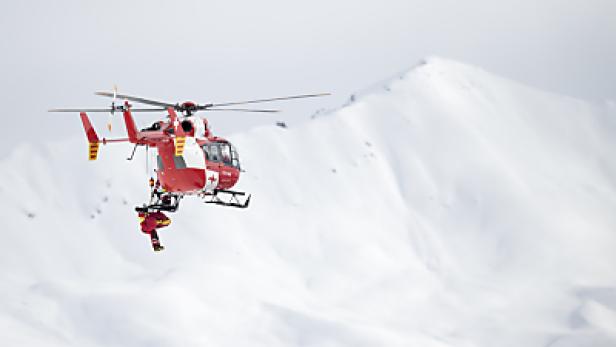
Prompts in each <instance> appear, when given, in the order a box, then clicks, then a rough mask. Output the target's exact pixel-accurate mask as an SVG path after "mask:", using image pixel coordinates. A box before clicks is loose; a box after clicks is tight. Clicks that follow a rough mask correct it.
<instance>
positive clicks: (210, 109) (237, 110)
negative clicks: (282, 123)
mask: <svg viewBox="0 0 616 347" xmlns="http://www.w3.org/2000/svg"><path fill="white" fill-rule="evenodd" d="M206 111H236V112H262V113H276V112H280V110H256V109H247V108H207V109H206Z"/></svg>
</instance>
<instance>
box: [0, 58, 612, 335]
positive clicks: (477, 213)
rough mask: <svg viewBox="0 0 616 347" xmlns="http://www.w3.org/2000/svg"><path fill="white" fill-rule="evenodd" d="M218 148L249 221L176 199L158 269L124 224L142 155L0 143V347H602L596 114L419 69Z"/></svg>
mask: <svg viewBox="0 0 616 347" xmlns="http://www.w3.org/2000/svg"><path fill="white" fill-rule="evenodd" d="M74 121H75V122H78V121H79V120H78V118H77V117H75V120H74ZM215 126H216V125H215V124H213V127H214V130H215ZM80 135H81V134H80ZM220 135H222V136H225V134H220ZM229 138H230V140H231V141H232V142H233V143H234V144H235V145H236V146H237V147H238V149H239V151H240V157H241V159H242V164H243V167H244V168H245V169H246V170H247V172H246V173H244V174H243V176H242V177H241V178H240V183H239V185H238V187H237V188H239V189H244V190H247V191H249V192H251V193H253V201H252V203H251V206H250V208H249V209H247V210H231V209H225V208H223V207H215V206H209V205H203V204H202V203H200V202H199V201H197V200H192V199H189V198H187V199H185V200H184V201H183V203H182V204H183V205H182V207H181V208H180V211H179V213H176V214H173V215H172V219H173V223H172V225H171V227H170V228H167V229H165V230H162V231H161V239H162V242H163V244H165V246H166V247H167V249H166V250H165V251H164V252H163V253H160V254H156V253H153V252H152V251H151V249H150V247H149V244H148V239H147V237H146V236H144V235H142V234H141V233H140V232H139V229H138V222H137V219H136V215H135V213H134V211H133V206H135V205H137V204H140V203H141V202H143V201H145V199H146V198H147V179H148V178H149V176H148V175H147V174H146V171H145V170H146V168H145V166H146V165H145V163H144V160H143V158H144V153H143V152H142V153H140V154H139V155H140V156H141V157H139V155H138V156H137V159H136V160H135V161H134V162H127V161H126V160H125V159H124V158H125V157H126V156H127V155H128V154H129V152H130V150H131V148H130V147H126V146H123V145H118V146H106V147H102V148H101V152H100V153H99V160H98V161H97V162H88V161H87V160H86V158H87V144H86V141H85V139H84V137H83V136H76V137H75V138H74V139H72V140H67V141H63V142H60V143H50V144H49V145H48V146H46V147H43V148H37V147H20V148H16V149H15V150H14V152H13V154H12V156H10V157H9V158H7V159H6V160H4V161H3V162H1V163H0V198H1V200H2V212H1V215H2V220H3V221H4V224H5V227H3V228H2V232H1V235H2V238H1V240H2V245H3V247H2V252H0V269H1V271H0V341H2V343H1V344H2V345H3V346H67V345H68V346H108V345H113V346H149V347H151V346H204V345H210V346H552V347H557V346H558V347H562V346H591V345H592V346H613V345H615V344H616V270H615V269H614V265H615V264H616V251H615V248H616V105H615V104H614V103H609V102H606V103H604V104H601V105H595V104H590V103H587V102H584V101H580V100H576V99H572V98H568V97H562V96H558V95H554V94H550V93H546V92H541V91H538V90H535V89H532V88H529V87H526V86H523V85H520V84H518V83H515V82H512V81H509V80H506V79H502V78H499V77H496V76H493V75H491V74H489V73H486V72H484V71H482V70H480V69H477V68H474V67H470V66H466V65H463V64H459V63H456V62H451V61H447V60H442V59H438V58H433V59H429V60H427V61H426V62H425V63H423V64H421V65H419V66H417V67H416V68H414V69H411V70H410V71H409V72H407V73H405V74H403V75H401V76H400V77H399V78H396V79H394V80H392V81H389V82H388V83H385V84H383V85H379V86H378V87H374V88H372V89H371V90H370V91H369V92H364V93H361V96H360V97H356V98H354V100H353V101H352V102H350V103H349V104H348V105H347V106H345V107H343V108H341V109H340V110H338V111H336V112H333V113H331V114H327V115H321V116H319V117H316V118H315V119H313V120H310V121H307V122H306V123H304V124H302V125H301V126H297V127H294V128H289V129H282V128H279V127H275V126H271V127H262V128H257V129H254V130H252V131H249V132H246V133H241V134H236V135H234V136H230V137H229Z"/></svg>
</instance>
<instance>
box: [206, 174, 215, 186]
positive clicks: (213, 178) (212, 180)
mask: <svg viewBox="0 0 616 347" xmlns="http://www.w3.org/2000/svg"><path fill="white" fill-rule="evenodd" d="M208 181H210V183H212V184H213V183H214V182H215V181H216V177H214V175H212V176H210V177H209V178H208Z"/></svg>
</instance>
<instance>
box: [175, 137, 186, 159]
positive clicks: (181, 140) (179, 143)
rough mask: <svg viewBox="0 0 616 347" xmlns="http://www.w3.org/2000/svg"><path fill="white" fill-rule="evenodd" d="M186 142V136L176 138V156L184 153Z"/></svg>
mask: <svg viewBox="0 0 616 347" xmlns="http://www.w3.org/2000/svg"><path fill="white" fill-rule="evenodd" d="M185 143H186V137H185V136H178V137H176V138H175V156H176V157H179V156H181V155H182V154H183V153H184V144H185Z"/></svg>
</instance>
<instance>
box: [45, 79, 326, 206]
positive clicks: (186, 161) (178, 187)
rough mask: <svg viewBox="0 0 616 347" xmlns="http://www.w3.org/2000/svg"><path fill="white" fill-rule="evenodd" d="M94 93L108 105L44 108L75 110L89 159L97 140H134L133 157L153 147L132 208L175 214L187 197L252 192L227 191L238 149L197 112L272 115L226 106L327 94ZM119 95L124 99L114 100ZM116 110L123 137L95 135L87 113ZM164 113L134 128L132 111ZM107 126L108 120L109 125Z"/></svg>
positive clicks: (233, 201) (243, 197)
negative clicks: (230, 98) (239, 97)
mask: <svg viewBox="0 0 616 347" xmlns="http://www.w3.org/2000/svg"><path fill="white" fill-rule="evenodd" d="M95 94H96V95H99V96H103V97H109V98H112V102H111V106H110V107H108V108H59V109H51V110H49V112H75V113H77V112H78V113H79V114H80V117H81V122H82V124H83V128H84V130H85V133H86V138H87V140H88V158H89V160H96V159H97V157H98V151H99V147H100V144H101V143H102V144H103V145H107V144H110V143H117V142H129V143H131V144H134V148H133V151H132V154H131V156H130V157H129V158H128V160H132V159H133V157H134V155H135V151H136V149H137V147H140V146H145V147H146V149H149V148H153V149H155V150H156V151H157V155H156V162H157V165H156V170H155V172H156V176H157V179H156V180H154V178H150V180H149V185H150V200H149V201H148V202H146V203H144V204H143V205H141V206H137V207H135V210H136V211H137V212H138V213H144V214H148V213H156V212H163V211H164V212H176V211H177V210H178V208H179V205H180V201H181V200H182V198H184V197H186V196H197V197H199V198H201V199H203V200H204V202H205V203H207V204H215V205H221V206H226V207H235V208H247V207H248V205H249V203H250V198H251V195H250V194H247V193H245V192H241V191H235V190H231V189H232V188H233V187H234V186H235V184H236V183H237V182H238V180H239V177H240V173H241V172H242V171H243V170H242V168H241V166H240V161H239V155H238V151H237V149H236V148H235V146H233V144H231V142H229V141H228V140H226V139H224V138H222V137H218V136H215V135H214V134H213V133H212V131H211V130H210V127H209V124H208V120H207V118H205V117H203V118H202V117H197V116H196V115H195V113H197V112H201V111H234V112H257V113H275V112H279V110H273V109H250V108H229V106H236V105H245V104H256V103H264V102H272V101H283V100H291V99H301V98H312V97H320V96H326V95H330V94H329V93H319V94H303V95H293V96H285V97H276V98H269V99H257V100H248V101H236V102H225V103H206V104H199V103H195V102H193V101H185V102H181V103H179V102H178V103H170V102H164V101H157V100H152V99H147V98H143V97H138V96H131V95H126V94H118V93H117V88H116V87H114V88H113V91H112V92H107V91H103V92H96V93H95ZM118 99H122V100H123V103H121V104H119V105H118V104H117V100H118ZM129 101H130V102H134V103H138V104H143V105H148V106H149V107H148V108H133V106H132V105H131V104H130V103H129ZM116 112H121V113H122V114H123V117H124V123H125V125H126V132H127V136H128V137H127V138H119V139H106V138H102V139H101V138H100V137H99V136H98V134H97V132H96V130H95V129H94V127H93V126H92V123H91V122H90V119H89V117H88V115H87V114H88V113H109V114H110V117H112V116H113V115H114V114H115V113H116ZM137 112H138V113H140V112H166V117H165V119H163V120H159V121H156V122H154V123H153V124H151V125H150V126H149V127H146V128H142V129H141V130H138V128H137V125H136V123H135V120H134V118H133V113H137ZM108 128H109V130H111V118H110V122H109V124H108Z"/></svg>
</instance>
